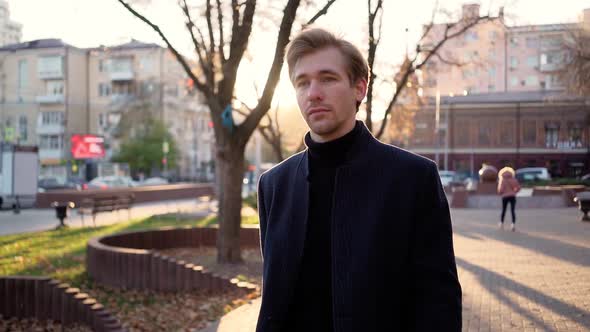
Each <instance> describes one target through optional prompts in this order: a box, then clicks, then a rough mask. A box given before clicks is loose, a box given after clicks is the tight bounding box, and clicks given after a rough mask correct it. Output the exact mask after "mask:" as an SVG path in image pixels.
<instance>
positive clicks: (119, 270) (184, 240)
mask: <svg viewBox="0 0 590 332" xmlns="http://www.w3.org/2000/svg"><path fill="white" fill-rule="evenodd" d="M216 238H217V229H216V228H189V227H187V228H168V229H166V228H165V229H158V230H146V231H139V232H129V233H120V234H115V235H108V236H103V237H98V238H93V239H91V240H90V241H88V245H87V253H86V269H87V271H88V275H89V276H90V277H92V278H93V279H94V280H95V281H96V282H98V283H101V284H105V285H109V286H112V287H118V288H124V289H139V290H141V289H151V290H157V291H168V292H178V291H190V290H194V289H200V290H204V291H209V292H213V293H218V292H223V291H226V290H232V289H238V290H240V291H242V292H244V293H249V292H251V291H254V290H255V289H256V286H255V285H253V284H250V283H245V282H239V281H238V280H237V279H232V280H228V279H225V278H222V277H221V276H218V275H215V274H213V273H211V272H209V271H207V270H205V268H204V267H202V266H195V265H193V264H190V263H186V262H185V261H182V260H181V261H178V260H176V259H174V258H172V257H168V256H166V255H160V254H158V253H155V252H153V250H159V249H172V248H199V247H215V243H216ZM259 243H260V241H259V230H258V228H242V229H241V245H242V247H243V248H245V247H250V248H258V247H259Z"/></svg>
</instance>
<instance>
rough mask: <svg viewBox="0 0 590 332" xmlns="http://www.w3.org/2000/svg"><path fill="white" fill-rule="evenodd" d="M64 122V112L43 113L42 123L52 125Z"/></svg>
mask: <svg viewBox="0 0 590 332" xmlns="http://www.w3.org/2000/svg"><path fill="white" fill-rule="evenodd" d="M63 122H64V112H43V113H41V124H43V125H51V124H57V125H61V124H63Z"/></svg>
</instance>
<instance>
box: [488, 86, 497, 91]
mask: <svg viewBox="0 0 590 332" xmlns="http://www.w3.org/2000/svg"><path fill="white" fill-rule="evenodd" d="M488 91H489V92H494V91H496V86H495V85H493V84H488Z"/></svg>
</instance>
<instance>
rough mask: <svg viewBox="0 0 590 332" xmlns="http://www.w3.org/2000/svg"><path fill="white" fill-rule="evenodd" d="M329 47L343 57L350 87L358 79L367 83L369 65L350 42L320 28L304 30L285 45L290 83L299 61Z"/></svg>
mask: <svg viewBox="0 0 590 332" xmlns="http://www.w3.org/2000/svg"><path fill="white" fill-rule="evenodd" d="M329 47H334V48H336V49H338V50H339V51H340V53H341V54H342V55H343V56H344V60H345V61H346V73H347V74H348V79H349V81H350V84H351V85H354V84H355V83H356V82H357V81H358V80H360V79H364V80H365V81H366V82H367V83H368V82H369V79H370V77H369V65H368V64H367V61H366V60H365V58H364V57H363V55H362V54H361V52H360V51H359V49H358V48H357V47H356V46H355V45H353V44H352V43H351V42H349V41H346V40H344V39H342V38H339V37H336V35H334V34H333V33H332V32H329V31H327V30H325V29H322V28H309V29H305V30H303V31H301V32H300V33H298V34H297V35H296V36H295V38H293V40H291V42H290V43H289V44H288V45H287V51H286V52H285V53H286V56H285V57H286V59H287V66H288V69H289V78H290V79H291V81H293V78H294V77H293V70H294V68H295V65H296V64H297V61H298V60H299V59H301V58H302V57H304V56H306V55H309V54H312V53H314V52H317V51H319V50H323V49H326V48H329ZM359 105H360V102H358V103H357V108H358V106H359Z"/></svg>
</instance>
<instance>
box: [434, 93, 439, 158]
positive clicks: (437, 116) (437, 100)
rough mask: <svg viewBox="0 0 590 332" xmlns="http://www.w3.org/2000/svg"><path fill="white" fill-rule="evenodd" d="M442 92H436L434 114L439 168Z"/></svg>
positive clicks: (435, 149)
mask: <svg viewBox="0 0 590 332" xmlns="http://www.w3.org/2000/svg"><path fill="white" fill-rule="evenodd" d="M439 127H440V91H439V90H436V105H435V113H434V161H436V165H437V167H438V147H439V130H440V128H439Z"/></svg>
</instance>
